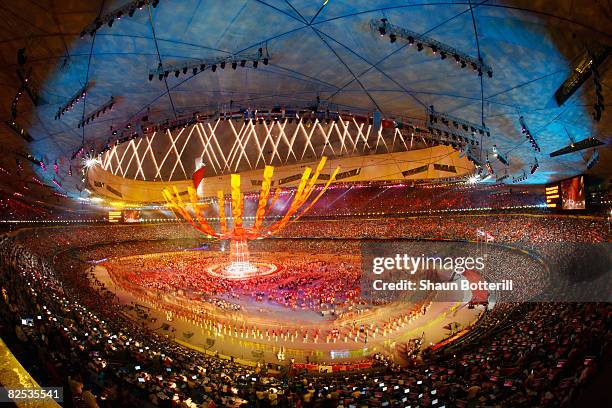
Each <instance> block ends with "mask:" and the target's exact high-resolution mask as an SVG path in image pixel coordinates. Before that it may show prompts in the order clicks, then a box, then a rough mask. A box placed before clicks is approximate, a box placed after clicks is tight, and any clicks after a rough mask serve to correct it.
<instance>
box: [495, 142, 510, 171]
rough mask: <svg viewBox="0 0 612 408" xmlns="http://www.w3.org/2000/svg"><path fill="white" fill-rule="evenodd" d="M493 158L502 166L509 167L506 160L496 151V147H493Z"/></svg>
mask: <svg viewBox="0 0 612 408" xmlns="http://www.w3.org/2000/svg"><path fill="white" fill-rule="evenodd" d="M493 157H495V158H497V160H499V161H500V162H501V163H502V164H503V165H504V166H508V165H509V163H508V158H507V157H505V156H504V155H503V154H501V153H500V152H499V150H497V146H496V145H493Z"/></svg>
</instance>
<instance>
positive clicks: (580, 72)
mask: <svg viewBox="0 0 612 408" xmlns="http://www.w3.org/2000/svg"><path fill="white" fill-rule="evenodd" d="M611 50H612V47H610V46H604V45H597V44H595V45H589V51H588V52H585V53H584V55H583V56H582V58H581V59H580V61H578V63H577V64H576V65H575V66H574V69H573V70H572V73H571V75H570V76H569V77H568V78H567V79H566V80H565V81H564V82H563V84H561V86H560V87H559V89H557V90H556V91H555V101H556V102H557V105H558V106H561V105H563V104H564V103H565V102H566V101H567V100H568V99H569V98H570V97H571V96H572V95H573V94H574V93H575V92H576V91H577V90H578V88H580V87H581V86H582V84H584V82H585V81H586V80H587V79H588V78H589V75H591V73H592V72H593V69H597V67H599V66H601V65H603V63H604V62H605V60H606V58H608V55H610V51H611Z"/></svg>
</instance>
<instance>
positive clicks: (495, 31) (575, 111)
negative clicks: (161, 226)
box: [0, 0, 612, 193]
mask: <svg viewBox="0 0 612 408" xmlns="http://www.w3.org/2000/svg"><path fill="white" fill-rule="evenodd" d="M138 3H139V2H138V1H135V2H132V3H128V2H117V1H88V2H82V1H74V0H72V1H61V2H54V1H20V2H8V3H5V4H3V5H2V6H0V17H1V18H2V21H3V24H2V27H1V28H0V30H2V34H1V36H0V39H1V41H0V52H1V53H2V56H3V66H2V67H1V68H0V75H1V78H2V85H3V86H2V89H1V93H0V97H1V102H0V110H2V115H3V117H4V118H6V119H9V120H10V117H11V103H12V101H14V97H15V96H16V95H17V93H18V91H19V90H20V80H19V76H18V74H17V71H18V70H19V69H21V70H22V76H24V75H25V76H27V75H31V76H30V79H29V81H28V89H25V88H24V89H23V92H22V94H21V96H20V98H19V100H18V102H17V108H16V110H17V116H16V119H15V122H16V123H17V125H18V126H20V127H21V128H23V129H24V130H25V131H26V132H27V133H28V134H29V135H30V136H31V137H32V138H33V141H32V142H30V143H28V142H26V141H25V140H24V139H22V138H20V137H19V136H18V135H17V134H16V133H15V132H14V131H12V130H11V129H10V127H8V126H5V125H3V126H2V127H1V129H2V130H1V131H0V141H1V142H2V144H3V146H4V147H5V154H4V155H3V156H2V157H1V158H0V166H1V167H2V168H3V169H5V170H7V172H6V173H11V175H7V174H4V172H3V179H4V181H3V182H2V183H3V184H4V188H7V187H6V185H7V183H10V187H11V188H13V189H15V190H17V189H19V188H20V183H21V182H22V181H20V180H21V179H28V180H29V179H31V173H29V170H28V168H29V167H33V169H34V171H35V172H36V177H37V178H38V179H39V180H41V181H42V182H43V183H45V184H51V182H52V179H55V180H56V181H57V182H59V183H60V184H61V185H62V186H63V187H62V188H63V189H64V190H66V192H68V193H71V192H73V191H74V190H75V188H80V187H82V182H81V177H82V176H81V174H80V172H79V171H78V170H80V166H81V165H80V160H81V159H80V158H76V159H74V160H71V158H72V157H73V155H74V153H75V152H76V151H78V149H79V148H80V147H81V146H84V147H85V150H88V149H89V148H95V149H99V148H100V147H101V146H103V145H104V144H105V143H107V142H109V141H110V142H113V140H115V139H116V138H117V137H118V136H117V135H113V131H114V130H117V131H118V133H119V136H120V135H121V134H125V133H126V132H127V133H131V132H132V131H134V130H135V131H140V128H139V126H140V125H141V124H142V123H145V122H143V119H146V120H147V121H148V122H151V123H162V122H164V121H166V120H168V121H170V122H171V121H173V120H175V119H177V118H181V117H185V116H190V115H193V114H194V113H196V112H225V111H231V110H236V109H237V108H251V109H264V108H265V109H268V108H270V107H275V106H279V107H290V106H292V107H300V108H304V107H309V106H313V104H314V105H316V104H319V106H320V107H323V108H324V109H328V108H329V109H335V110H343V111H347V112H353V113H355V114H364V115H374V112H380V113H381V116H382V117H383V118H406V119H415V120H422V121H423V120H427V117H428V115H427V112H426V109H427V108H428V107H429V106H431V105H433V106H434V108H435V110H436V111H438V112H443V113H447V114H449V115H452V116H454V117H457V118H461V119H464V120H466V121H469V122H473V123H476V124H481V123H482V122H484V123H485V124H486V126H487V127H488V128H489V129H490V133H491V136H490V137H486V136H485V137H484V138H483V140H482V147H483V152H482V156H483V157H486V155H487V154H489V156H490V160H491V163H492V165H493V167H494V169H495V171H496V172H497V174H498V175H502V174H506V173H507V174H508V175H509V176H519V175H521V174H523V172H525V173H526V174H528V175H529V173H530V169H531V167H532V166H533V164H534V163H535V161H536V160H537V162H538V164H539V168H538V169H537V171H536V172H535V174H533V175H530V176H529V177H528V178H527V180H526V181H525V183H542V182H547V181H551V180H557V179H561V178H564V177H568V176H571V175H575V174H580V173H583V172H585V171H586V162H587V161H588V160H589V158H590V156H591V154H592V151H593V150H585V151H583V152H580V153H572V154H568V155H564V156H559V157H554V158H550V157H549V153H551V152H553V151H555V150H558V149H561V148H563V147H565V146H567V145H568V144H570V143H572V142H573V141H579V140H582V139H584V138H586V137H589V136H594V137H597V138H598V139H599V140H601V141H604V142H606V143H609V142H610V133H609V131H610V129H611V126H610V114H609V112H608V111H605V112H604V113H603V118H602V120H601V121H599V122H596V121H594V119H593V117H592V111H593V104H594V103H595V100H596V96H595V90H594V82H593V80H592V78H588V79H587V81H586V82H585V83H584V85H582V86H581V87H580V88H579V89H578V91H577V92H576V93H575V94H574V95H573V96H571V98H570V99H569V100H568V101H567V102H565V103H564V104H563V105H562V106H561V107H558V106H557V103H556V102H555V98H554V93H555V91H556V90H557V89H558V88H559V86H560V85H561V84H562V83H563V82H564V81H565V80H566V79H567V78H568V77H569V76H570V74H571V73H572V70H573V69H574V67H575V66H576V65H577V64H578V62H579V61H580V59H581V58H584V56H585V52H586V50H587V48H588V49H594V48H596V47H600V46H601V45H602V44H603V45H609V44H610V39H611V31H610V24H609V22H610V15H611V14H612V10H610V8H609V5H607V3H605V2H603V3H595V2H588V4H587V3H585V2H583V1H572V0H563V1H555V2H549V1H493V0H490V1H487V0H484V1H472V2H470V1H450V2H449V1H371V0H364V1H357V0H325V1H323V0H320V1H312V0H287V1H281V0H266V1H254V0H226V1H196V0H194V1H168V0H160V1H159V2H153V1H148V2H144V1H143V2H142V3H159V4H158V5H157V6H156V7H151V6H148V5H145V6H144V7H143V8H142V9H138V8H136V9H135V10H134V12H133V16H132V17H130V16H129V15H128V14H129V13H130V12H129V7H128V8H126V9H121V7H123V6H124V5H126V4H134V5H136V6H138V5H139V4H138ZM118 11H121V12H122V13H123V15H122V16H121V18H120V19H119V18H118V17H119V16H118V15H117V12H118ZM113 12H114V15H113V22H112V26H109V24H108V22H109V18H105V16H109V13H113ZM383 18H384V19H387V22H388V23H389V24H391V25H393V26H397V27H402V28H404V29H407V30H410V31H412V32H415V33H418V34H420V35H425V36H427V37H428V38H429V39H433V40H435V41H437V42H439V43H440V44H442V45H444V46H449V47H452V48H453V49H456V50H457V51H459V52H460V53H462V55H463V54H465V55H469V56H473V57H474V58H478V57H479V56H480V58H482V61H483V63H484V64H486V65H489V66H490V67H491V69H492V71H493V72H492V74H493V75H492V78H489V77H488V75H486V74H483V75H482V76H479V75H478V74H477V73H476V72H474V71H473V70H472V69H471V67H470V66H469V65H468V66H467V67H466V68H465V69H461V68H460V66H459V65H458V64H456V63H455V61H454V59H453V57H452V56H451V55H448V56H447V58H446V60H442V59H441V58H440V52H439V51H440V50H437V51H438V52H437V53H436V54H435V55H434V53H433V50H432V48H431V47H428V46H427V43H426V44H425V47H424V49H423V50H422V51H418V50H417V49H416V46H410V45H409V44H408V42H407V41H405V40H404V39H401V38H399V39H397V40H396V41H395V42H393V43H391V42H390V40H389V33H385V34H386V35H385V36H381V35H380V33H379V32H378V30H377V29H376V26H372V24H373V22H377V21H380V20H381V19H383ZM96 19H102V21H101V24H99V27H98V28H97V30H95V33H94V35H91V34H90V33H89V32H88V31H90V30H92V27H94V28H95V27H96V25H95V23H94V22H95V21H96ZM83 31H85V33H84V34H85V35H84V36H83V38H81V33H82V32H83ZM417 42H418V41H417ZM20 48H25V50H24V53H23V55H25V57H26V60H25V63H24V64H23V65H21V68H20V65H19V64H18V61H17V54H18V49H20ZM260 48H261V49H262V54H261V57H262V58H260V59H259V64H258V67H257V68H255V67H253V64H252V62H251V59H253V58H256V57H257V55H258V54H259V52H260V51H259V49H260ZM263 57H268V59H269V61H268V64H264V61H263ZM223 58H235V59H236V61H237V68H236V69H232V66H231V62H229V61H231V60H229V61H228V63H227V66H226V67H225V69H221V68H220V64H218V65H219V66H218V67H217V69H216V72H212V69H210V65H211V62H213V61H215V60H218V61H220V60H221V59H223ZM242 59H245V60H247V63H246V64H245V66H244V67H241V66H240V61H241V60H242ZM21 62H23V61H21ZM160 62H161V64H162V65H161V66H162V69H161V70H160V72H162V73H163V71H164V70H167V69H169V68H168V67H169V66H180V67H182V66H188V67H189V70H188V72H186V73H183V72H182V69H181V70H180V72H179V75H178V77H175V75H174V72H173V71H172V72H170V73H169V75H168V76H167V77H165V78H163V79H162V80H159V79H158V72H157V71H156V70H157V69H158V67H159V64H160ZM200 63H206V64H207V65H208V66H207V67H206V69H204V71H201V72H200V70H199V69H198V70H197V73H196V74H195V75H194V74H193V72H192V67H194V66H196V67H197V65H199V64H200ZM608 65H609V63H608V62H606V63H604V64H603V65H601V66H600V67H599V70H600V75H601V83H602V84H603V89H602V93H603V96H604V98H605V99H609V98H610V93H609V89H610V87H609V82H610V76H609V73H608V72H607V71H606V67H607V66H608ZM30 73H31V74H30ZM150 74H153V75H152V76H153V78H152V80H149V76H150ZM86 84H87V87H86V89H87V93H86V97H85V98H79V102H78V103H76V104H75V106H74V108H73V109H72V110H70V111H68V112H66V113H65V114H63V115H61V116H60V117H59V119H55V116H56V115H57V114H58V110H60V109H61V108H62V106H65V105H66V104H67V103H69V102H70V100H71V99H72V98H73V97H74V96H76V95H77V94H78V93H79V90H81V89H82V88H83V87H84V86H85V85H86ZM28 91H30V92H31V93H34V94H37V95H38V101H37V102H38V103H37V106H35V105H34V104H33V103H32V101H31V98H30V97H29V96H28V94H27V92H28ZM34 96H35V97H36V95H34ZM111 97H112V98H113V109H112V110H108V111H107V112H104V113H101V114H100V116H99V117H96V118H94V120H93V121H91V122H90V123H88V124H86V125H85V126H79V123H80V122H81V121H82V120H84V119H86V118H87V117H88V116H89V115H90V114H92V113H94V114H95V112H96V110H97V109H99V108H102V107H104V105H105V104H107V103H109V101H110V98H111ZM604 103H605V102H604ZM608 110H609V109H608ZM143 116H144V118H143ZM521 116H523V117H524V120H525V123H526V124H527V126H528V128H529V130H530V132H531V133H532V134H533V135H534V137H535V139H536V140H537V143H538V145H539V146H540V148H541V152H536V151H535V150H534V149H533V148H532V146H531V145H530V143H529V141H528V140H527V139H526V138H525V136H524V135H523V134H522V133H521V124H520V122H519V118H520V117H521ZM128 125H129V126H130V128H129V129H126V128H127V127H128ZM83 142H84V144H83ZM494 146H495V147H496V149H497V151H498V152H499V153H500V154H501V155H502V156H504V157H506V158H507V160H508V161H509V166H508V167H506V166H504V164H502V163H501V162H500V161H499V160H496V159H495V158H494V157H493V147H494ZM599 151H600V159H599V164H597V165H596V166H595V167H594V168H593V170H591V171H592V172H595V173H598V174H601V173H602V172H605V170H607V169H609V168H611V166H610V148H609V146H603V147H600V148H599ZM28 154H30V155H31V158H32V159H34V161H39V160H40V159H42V160H43V162H44V163H45V165H46V167H47V168H46V171H44V170H43V169H42V167H41V166H37V165H32V166H31V165H30V162H29V161H27V155H28ZM16 159H18V160H19V162H20V163H21V166H22V167H25V169H24V170H23V171H19V172H18V171H17V168H16V166H17V165H16V163H17V161H16ZM55 163H57V164H58V173H57V174H56V173H55V172H54V169H53V164H55ZM70 172H71V173H72V175H69V173H70ZM18 173H21V175H18ZM79 186H80V187H79ZM9 190H10V188H9Z"/></svg>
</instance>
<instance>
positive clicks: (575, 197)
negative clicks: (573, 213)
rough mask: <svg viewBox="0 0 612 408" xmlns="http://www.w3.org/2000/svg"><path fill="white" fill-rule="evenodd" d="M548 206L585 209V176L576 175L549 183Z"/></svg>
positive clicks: (546, 193) (547, 187) (547, 189)
mask: <svg viewBox="0 0 612 408" xmlns="http://www.w3.org/2000/svg"><path fill="white" fill-rule="evenodd" d="M544 193H545V197H546V206H547V207H548V208H560V209H563V210H584V209H585V207H586V205H585V194H584V176H576V177H572V178H569V179H566V180H562V181H560V182H557V183H553V184H547V185H546V190H545V192H544Z"/></svg>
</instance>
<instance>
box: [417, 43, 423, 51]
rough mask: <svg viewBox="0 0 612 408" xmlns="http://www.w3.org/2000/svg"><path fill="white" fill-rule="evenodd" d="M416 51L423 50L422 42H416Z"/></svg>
mask: <svg viewBox="0 0 612 408" xmlns="http://www.w3.org/2000/svg"><path fill="white" fill-rule="evenodd" d="M417 51H419V52H420V51H423V44H421V43H417Z"/></svg>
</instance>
